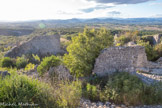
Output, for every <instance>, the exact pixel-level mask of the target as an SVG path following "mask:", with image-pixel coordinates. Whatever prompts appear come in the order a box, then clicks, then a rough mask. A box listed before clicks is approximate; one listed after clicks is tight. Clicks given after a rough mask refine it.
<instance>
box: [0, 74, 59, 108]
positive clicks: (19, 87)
mask: <svg viewBox="0 0 162 108" xmlns="http://www.w3.org/2000/svg"><path fill="white" fill-rule="evenodd" d="M52 91H53V90H52V88H50V87H49V86H48V85H47V84H45V83H42V82H39V81H38V80H34V79H31V78H28V77H27V76H24V75H17V74H15V75H13V74H12V75H11V76H10V77H5V78H4V79H3V80H2V79H1V78H0V102H4V103H14V104H16V105H17V106H10V108H24V107H25V106H21V105H20V104H19V103H24V104H25V103H28V104H35V105H36V106H35V107H39V108H57V106H56V103H55V102H56V101H55V99H54V96H53V92H52ZM1 107H3V106H1ZM27 107H30V106H27ZM5 108H6V107H5Z"/></svg>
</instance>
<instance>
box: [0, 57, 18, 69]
mask: <svg viewBox="0 0 162 108" xmlns="http://www.w3.org/2000/svg"><path fill="white" fill-rule="evenodd" d="M1 65H2V67H14V66H15V64H14V61H13V60H12V59H11V58H9V57H4V58H3V59H2V60H1Z"/></svg>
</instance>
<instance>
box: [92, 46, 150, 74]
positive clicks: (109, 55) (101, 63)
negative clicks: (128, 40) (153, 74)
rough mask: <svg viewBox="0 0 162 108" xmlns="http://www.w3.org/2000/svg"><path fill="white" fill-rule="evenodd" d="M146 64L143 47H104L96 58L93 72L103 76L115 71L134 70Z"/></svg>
mask: <svg viewBox="0 0 162 108" xmlns="http://www.w3.org/2000/svg"><path fill="white" fill-rule="evenodd" d="M147 65H148V61H147V57H146V53H145V48H144V47H142V46H129V47H126V46H123V47H110V48H107V49H104V50H103V51H102V52H101V54H100V55H99V57H98V58H97V59H96V63H95V66H94V70H93V73H96V74H97V75H101V76H103V75H105V74H112V73H114V72H116V71H118V72H122V71H126V72H135V71H136V69H137V68H142V67H147Z"/></svg>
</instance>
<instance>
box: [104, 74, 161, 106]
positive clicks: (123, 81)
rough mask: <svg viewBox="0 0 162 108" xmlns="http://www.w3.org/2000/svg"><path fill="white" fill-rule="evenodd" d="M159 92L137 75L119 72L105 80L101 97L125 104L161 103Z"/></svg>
mask: <svg viewBox="0 0 162 108" xmlns="http://www.w3.org/2000/svg"><path fill="white" fill-rule="evenodd" d="M161 87H162V86H161ZM161 92H162V91H161V90H160V89H156V87H155V86H154V87H153V86H149V85H145V84H144V83H143V82H142V81H141V80H140V79H138V78H137V76H133V75H130V74H129V73H119V74H117V75H115V76H114V77H112V78H110V79H109V81H108V82H107V85H106V86H105V88H104V90H103V95H102V99H103V100H105V101H107V100H109V101H114V102H116V103H124V104H126V105H141V104H161V103H162V96H161V95H159V94H160V93H161Z"/></svg>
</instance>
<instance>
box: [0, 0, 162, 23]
mask: <svg viewBox="0 0 162 108" xmlns="http://www.w3.org/2000/svg"><path fill="white" fill-rule="evenodd" d="M0 13H1V17H0V22H13V21H16V22H17V21H32V20H53V19H73V18H78V19H90V18H161V17H162V0H59V1H58V0H34V1H33V0H12V1H11V0H4V1H0Z"/></svg>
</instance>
